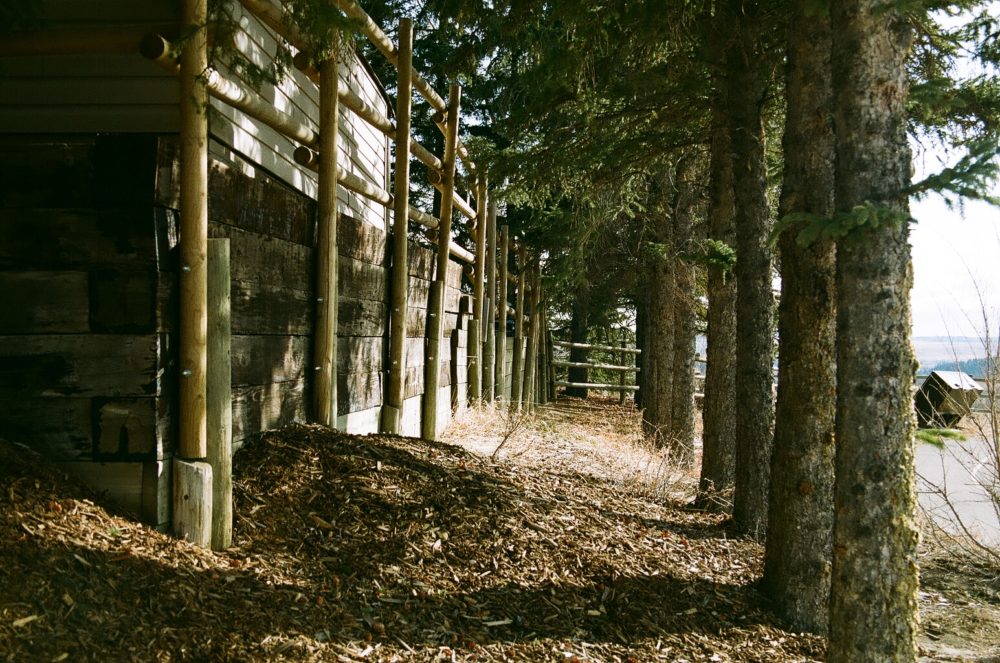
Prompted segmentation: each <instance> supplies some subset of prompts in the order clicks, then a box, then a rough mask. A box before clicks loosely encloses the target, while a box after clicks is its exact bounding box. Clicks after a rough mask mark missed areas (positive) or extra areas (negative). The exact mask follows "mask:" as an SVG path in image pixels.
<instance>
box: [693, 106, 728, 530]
mask: <svg viewBox="0 0 1000 663" xmlns="http://www.w3.org/2000/svg"><path fill="white" fill-rule="evenodd" d="M719 87H722V88H723V89H722V90H717V91H716V94H715V96H714V98H713V100H712V142H711V158H710V162H709V171H710V172H709V206H708V234H709V237H710V238H711V239H714V240H716V241H719V242H724V243H726V244H728V245H729V246H734V245H735V238H734V235H735V232H736V231H735V228H734V226H733V224H734V218H735V214H736V210H735V205H734V202H733V156H732V143H731V141H730V140H729V121H728V116H727V114H726V109H725V95H724V91H723V90H724V87H723V86H719ZM707 291H708V349H707V350H706V360H707V365H706V367H705V402H704V405H703V407H702V421H703V429H704V430H703V433H702V457H701V478H700V480H699V482H698V495H699V497H698V502H699V503H700V504H701V505H703V506H705V507H707V508H713V509H717V510H721V509H722V508H724V507H725V506H726V503H725V502H724V501H722V500H720V499H717V497H716V496H720V495H724V494H726V493H727V492H728V491H729V490H731V489H732V487H733V481H734V477H735V474H736V278H735V275H734V274H733V273H732V271H731V270H728V269H726V268H725V267H723V266H720V265H710V266H709V267H708V287H707Z"/></svg>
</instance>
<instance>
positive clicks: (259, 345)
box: [232, 334, 310, 385]
mask: <svg viewBox="0 0 1000 663" xmlns="http://www.w3.org/2000/svg"><path fill="white" fill-rule="evenodd" d="M309 341H310V339H309V337H307V336H247V335H242V334H241V335H235V334H234V335H233V337H232V367H233V382H232V383H233V385H252V384H257V385H262V384H272V383H275V382H288V381H293V380H301V379H303V378H304V377H305V374H306V365H307V362H308V361H309V350H310V348H309V345H310V342H309Z"/></svg>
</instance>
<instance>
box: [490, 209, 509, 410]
mask: <svg viewBox="0 0 1000 663" xmlns="http://www.w3.org/2000/svg"><path fill="white" fill-rule="evenodd" d="M509 243H510V237H509V236H508V229H507V226H504V227H503V228H502V229H501V230H500V274H499V276H498V277H497V286H498V288H499V290H498V292H497V303H498V304H499V314H500V319H499V321H498V323H497V343H496V348H497V355H496V356H497V359H496V373H495V377H494V378H493V382H494V384H495V388H496V398H497V400H498V401H499V400H506V399H508V398H510V392H509V391H508V390H507V388H506V379H505V377H504V376H505V374H506V368H507V259H508V251H509Z"/></svg>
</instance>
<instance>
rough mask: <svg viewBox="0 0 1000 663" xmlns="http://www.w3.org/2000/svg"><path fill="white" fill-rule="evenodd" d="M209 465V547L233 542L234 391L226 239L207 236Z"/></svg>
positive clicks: (213, 548) (216, 547) (215, 548)
mask: <svg viewBox="0 0 1000 663" xmlns="http://www.w3.org/2000/svg"><path fill="white" fill-rule="evenodd" d="M208 307H209V308H208V385H207V396H208V407H207V412H208V464H209V465H211V466H212V550H225V549H226V548H229V547H230V546H231V545H233V392H232V375H233V371H232V359H231V356H230V345H231V343H230V339H231V333H232V325H231V319H232V318H231V315H230V278H229V240H228V239H210V240H208Z"/></svg>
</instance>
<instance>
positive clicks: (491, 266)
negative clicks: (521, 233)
mask: <svg viewBox="0 0 1000 663" xmlns="http://www.w3.org/2000/svg"><path fill="white" fill-rule="evenodd" d="M486 216H487V218H486V298H485V299H484V300H483V303H484V305H485V306H486V309H485V310H484V311H483V323H484V324H485V325H486V334H485V338H484V339H483V400H485V401H486V402H488V403H492V402H493V401H494V399H495V398H496V386H495V383H494V378H495V375H496V359H497V348H496V319H497V206H496V201H495V200H494V199H493V197H492V196H490V199H489V204H488V207H487V212H486Z"/></svg>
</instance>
